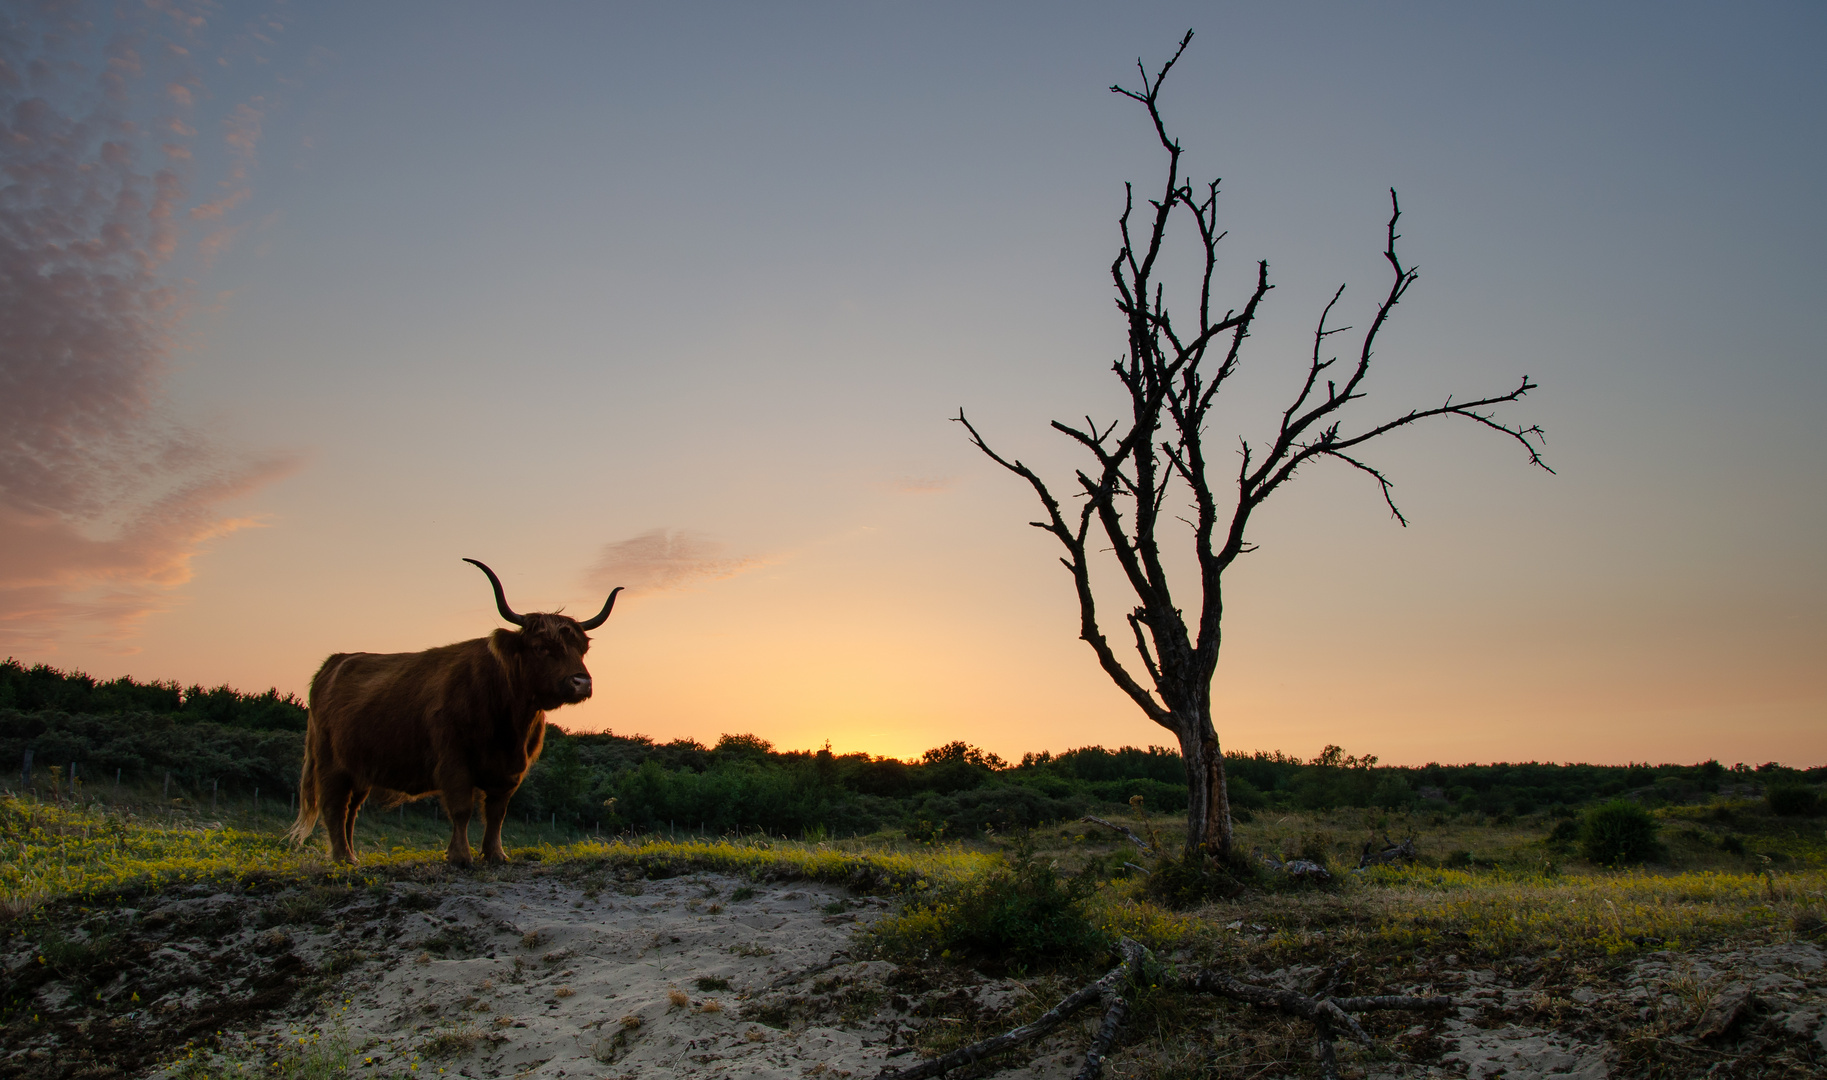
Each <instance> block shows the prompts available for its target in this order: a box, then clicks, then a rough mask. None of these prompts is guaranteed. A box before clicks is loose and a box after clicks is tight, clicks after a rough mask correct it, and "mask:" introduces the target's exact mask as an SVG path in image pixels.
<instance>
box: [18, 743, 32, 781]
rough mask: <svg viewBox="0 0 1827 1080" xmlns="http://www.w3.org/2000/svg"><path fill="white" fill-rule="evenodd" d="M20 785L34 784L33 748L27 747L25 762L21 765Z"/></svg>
mask: <svg viewBox="0 0 1827 1080" xmlns="http://www.w3.org/2000/svg"><path fill="white" fill-rule="evenodd" d="M19 786H20V787H31V786H32V748H31V747H29V746H28V747H26V748H25V764H24V765H21V766H20V767H19Z"/></svg>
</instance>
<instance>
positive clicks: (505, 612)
mask: <svg viewBox="0 0 1827 1080" xmlns="http://www.w3.org/2000/svg"><path fill="white" fill-rule="evenodd" d="M463 561H464V562H466V563H475V565H476V567H477V568H478V569H480V570H481V571H482V572H483V573H485V574H487V575H488V583H489V584H490V585H493V586H494V587H495V607H496V608H498V609H499V610H500V611H501V617H502V618H504V619H506V620H507V621H508V622H511V623H513V624H514V625H515V626H525V625H526V624H527V620H526V617H525V616H524V615H516V614H514V609H513V608H511V607H508V606H507V594H506V593H504V592H502V591H501V579H500V578H498V577H496V576H495V572H494V571H493V570H490V569H489V568H488V567H486V566H484V565H483V564H482V563H480V562H477V561H476V560H475V559H464V560H463ZM603 614H605V615H607V614H608V612H607V611H605V612H603Z"/></svg>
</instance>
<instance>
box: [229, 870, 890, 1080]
mask: <svg viewBox="0 0 1827 1080" xmlns="http://www.w3.org/2000/svg"><path fill="white" fill-rule="evenodd" d="M745 886H746V887H747V888H748V889H751V890H753V895H744V894H742V893H739V892H738V890H739V889H743V888H744V887H745ZM619 890H620V891H618V887H616V886H611V887H610V888H609V889H605V890H604V891H602V892H600V893H598V894H596V895H595V896H593V897H589V898H586V897H585V895H584V893H583V891H582V890H581V889H580V888H579V887H578V886H577V885H576V884H575V883H572V882H561V881H556V880H554V881H549V882H548V881H528V882H519V883H502V884H496V885H483V884H473V885H471V884H455V885H450V886H445V887H442V888H440V889H439V890H438V892H437V894H436V897H437V899H436V903H435V906H432V907H429V908H427V909H425V910H422V911H412V912H410V913H408V914H406V915H405V916H403V917H401V918H399V919H398V921H397V922H396V923H394V924H393V925H390V926H388V927H387V928H386V934H387V938H388V940H387V941H386V942H384V943H373V944H372V945H371V948H372V949H374V950H376V951H377V952H384V953H385V954H386V955H385V956H380V955H376V956H374V957H373V958H372V959H370V960H369V961H368V962H367V963H365V964H364V966H363V969H362V970H361V971H360V972H359V973H357V974H356V975H355V976H353V977H351V978H350V979H348V980H347V982H346V983H345V985H344V995H343V1005H342V1007H341V1008H339V1009H337V1010H336V1011H335V1015H334V1019H332V1020H331V1021H330V1024H329V1025H328V1026H329V1028H330V1031H331V1033H332V1034H333V1035H334V1036H335V1037H339V1038H343V1039H346V1040H347V1041H348V1042H349V1043H350V1044H351V1045H353V1046H354V1047H356V1048H357V1049H358V1054H357V1059H358V1060H361V1061H364V1063H369V1064H371V1065H372V1066H373V1067H375V1068H377V1069H380V1070H383V1071H389V1072H391V1071H395V1070H397V1069H401V1068H404V1070H405V1071H411V1066H412V1064H414V1063H415V1062H416V1063H419V1066H420V1067H419V1071H420V1072H425V1071H427V1070H435V1069H437V1068H440V1067H441V1068H444V1069H447V1070H448V1071H449V1073H451V1074H455V1075H459V1076H464V1077H472V1078H477V1080H484V1078H491V1080H492V1078H495V1077H502V1076H513V1077H580V1076H589V1077H637V1076H639V1077H655V1078H668V1077H688V1076H693V1077H695V1076H741V1077H763V1078H770V1077H789V1076H790V1077H796V1078H797V1077H801V1076H805V1075H824V1074H827V1073H829V1074H830V1075H833V1076H838V1077H846V1076H852V1075H862V1074H863V1073H865V1072H866V1073H868V1074H869V1075H873V1074H874V1073H875V1072H877V1071H879V1070H880V1069H881V1067H882V1066H883V1064H885V1063H886V1061H887V1055H888V1054H889V1053H890V1052H891V1051H892V1050H893V1049H894V1048H895V1047H896V1045H897V1043H898V1039H897V1034H898V1033H899V1030H900V1027H901V1025H900V1023H899V1022H898V1021H897V1020H895V1019H893V1018H891V1017H884V1016H882V1015H878V1013H880V1012H881V1011H882V1010H880V1006H881V1005H882V1004H884V1003H885V1001H886V998H887V997H888V996H889V994H888V992H887V990H886V987H885V985H884V978H885V977H886V976H887V975H888V974H889V973H891V972H892V971H893V970H894V968H893V965H891V964H885V963H882V962H879V961H877V962H862V963H858V962H852V961H850V960H849V957H848V956H847V954H845V952H844V950H845V949H846V948H847V947H848V946H849V944H850V936H851V930H852V928H853V927H854V926H855V925H856V924H857V923H858V922H859V921H867V920H868V919H870V918H872V917H874V916H876V915H878V914H880V913H881V912H883V911H884V910H885V909H886V904H885V902H883V901H881V900H875V899H864V900H856V899H850V898H847V897H846V896H845V894H844V891H843V890H842V889H840V888H833V887H826V886H819V885H813V884H806V883H794V884H790V885H759V886H757V885H754V884H751V883H749V882H746V881H743V880H741V879H736V878H730V877H724V876H719V875H714V874H694V875H690V876H688V877H681V878H674V879H670V880H665V881H658V882H638V883H632V884H626V885H622V886H619ZM423 895H426V896H427V897H430V896H431V895H432V894H430V893H425V894H423ZM736 896H743V898H742V899H739V900H738V899H734V897H736ZM271 933H284V931H274V932H271ZM301 944H304V945H305V949H304V950H303V951H312V952H319V953H321V954H322V955H320V956H318V957H316V958H313V957H311V956H308V955H306V956H304V959H305V960H306V961H307V962H313V961H315V962H318V963H321V962H322V961H323V960H324V959H325V958H327V956H328V955H329V954H330V953H331V952H333V951H334V950H335V948H336V947H337V944H338V943H337V942H336V941H335V940H334V933H333V934H332V935H331V936H330V940H325V941H317V942H311V943H308V944H306V943H301ZM440 946H441V948H440ZM434 948H440V951H438V952H433V951H432V949H434ZM827 1021H828V1022H827ZM290 1031H291V1028H290V1027H283V1028H281V1029H280V1030H279V1031H275V1032H270V1033H268V1036H267V1037H266V1038H265V1039H264V1040H261V1041H264V1042H266V1043H267V1044H269V1045H270V1043H271V1042H272V1036H274V1035H277V1036H279V1037H281V1038H284V1037H287V1036H288V1035H289V1032H290Z"/></svg>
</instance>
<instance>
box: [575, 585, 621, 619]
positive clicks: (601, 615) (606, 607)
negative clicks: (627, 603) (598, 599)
mask: <svg viewBox="0 0 1827 1080" xmlns="http://www.w3.org/2000/svg"><path fill="white" fill-rule="evenodd" d="M621 591H622V587H621V586H620V585H617V586H616V587H615V588H614V589H612V590H610V592H609V599H608V600H607V601H605V602H604V603H603V610H601V611H599V612H597V613H596V618H594V619H585V620H584V621H583V622H580V623H578V624H577V625H579V626H581V627H583V628H584V629H585V630H594V629H596V628H597V627H599V626H601V625H603V620H604V619H607V618H608V617H609V611H610V609H611V608H614V607H615V594H616V593H619V592H621Z"/></svg>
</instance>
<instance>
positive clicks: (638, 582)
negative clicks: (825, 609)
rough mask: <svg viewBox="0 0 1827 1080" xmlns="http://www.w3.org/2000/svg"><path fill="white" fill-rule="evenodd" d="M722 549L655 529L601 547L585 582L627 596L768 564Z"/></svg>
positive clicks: (697, 538) (675, 531)
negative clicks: (733, 555) (620, 588)
mask: <svg viewBox="0 0 1827 1080" xmlns="http://www.w3.org/2000/svg"><path fill="white" fill-rule="evenodd" d="M725 549H726V545H724V544H723V543H722V542H720V541H717V540H713V539H711V538H709V537H707V536H703V535H701V534H698V533H693V532H688V531H686V530H683V529H672V530H667V529H654V530H652V531H650V532H644V533H642V534H640V535H639V536H631V537H629V538H628V539H626V540H616V541H613V542H611V543H608V544H604V545H603V550H602V553H601V554H600V555H598V556H597V560H596V564H595V565H594V566H592V567H591V568H590V570H589V576H588V580H589V583H590V584H591V585H594V586H596V587H598V588H604V589H613V588H615V587H616V586H618V585H619V586H623V587H625V588H626V589H627V590H628V591H629V592H630V593H654V592H667V591H670V590H675V589H684V588H688V587H690V586H692V585H696V584H699V583H701V582H706V581H716V580H718V579H720V578H730V577H735V576H736V575H737V574H741V573H744V572H746V571H749V570H754V569H756V568H758V567H762V566H766V565H768V563H769V562H771V561H772V560H769V559H764V558H731V557H730V556H729V555H728V554H727V553H726V550H725Z"/></svg>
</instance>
